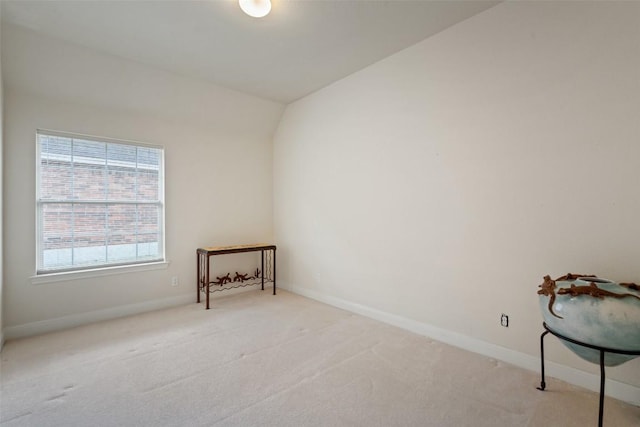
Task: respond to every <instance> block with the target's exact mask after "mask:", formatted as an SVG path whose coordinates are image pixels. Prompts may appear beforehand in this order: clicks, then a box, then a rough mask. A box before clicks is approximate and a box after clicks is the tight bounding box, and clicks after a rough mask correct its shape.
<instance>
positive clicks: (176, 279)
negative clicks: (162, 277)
mask: <svg viewBox="0 0 640 427" xmlns="http://www.w3.org/2000/svg"><path fill="white" fill-rule="evenodd" d="M179 284H180V282H178V276H173V277H172V278H171V286H178V285H179Z"/></svg>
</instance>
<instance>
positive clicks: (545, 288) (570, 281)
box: [538, 274, 640, 366]
mask: <svg viewBox="0 0 640 427" xmlns="http://www.w3.org/2000/svg"><path fill="white" fill-rule="evenodd" d="M540 287H541V289H540V291H538V294H539V295H540V309H541V311H542V317H543V318H544V321H545V323H546V324H547V326H548V327H549V328H550V329H552V330H553V331H555V332H558V333H559V334H562V335H564V336H565V337H568V338H572V339H574V340H577V341H580V342H583V343H587V344H591V345H596V346H600V347H606V348H610V349H617V350H626V351H638V352H640V290H638V287H637V286H636V285H633V284H619V283H615V282H612V281H610V280H607V279H601V278H597V277H595V276H588V277H576V275H571V274H569V275H567V276H563V277H561V278H559V279H557V280H555V281H554V280H551V279H550V278H549V277H548V276H547V277H545V282H544V283H543V284H542V285H540ZM561 342H562V343H563V344H564V345H566V346H567V347H568V348H569V349H570V350H571V351H573V352H574V353H576V354H577V355H578V356H580V357H582V358H583V359H585V360H587V361H589V362H593V363H597V364H599V363H600V352H599V351H598V350H594V349H590V348H588V347H584V346H581V345H578V344H573V343H570V342H568V341H565V340H561ZM636 357H638V356H635V355H623V354H615V353H605V365H607V366H616V365H620V364H622V363H624V362H627V361H629V360H631V359H634V358H636Z"/></svg>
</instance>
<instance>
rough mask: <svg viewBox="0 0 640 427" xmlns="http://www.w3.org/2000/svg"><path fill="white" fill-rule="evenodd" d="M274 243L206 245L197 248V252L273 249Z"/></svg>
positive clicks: (226, 252) (222, 252)
mask: <svg viewBox="0 0 640 427" xmlns="http://www.w3.org/2000/svg"><path fill="white" fill-rule="evenodd" d="M275 248H276V245H272V244H269V243H252V244H249V245H231V246H207V247H204V248H198V252H199V253H203V252H206V253H207V254H211V255H215V254H229V253H234V252H252V251H261V250H269V249H275Z"/></svg>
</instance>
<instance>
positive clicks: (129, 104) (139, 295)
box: [2, 26, 283, 336]
mask: <svg viewBox="0 0 640 427" xmlns="http://www.w3.org/2000/svg"><path fill="white" fill-rule="evenodd" d="M2 41H3V51H2V54H3V61H2V62H3V65H4V77H5V82H6V88H5V89H6V90H5V116H6V121H5V135H6V138H5V147H4V148H5V192H4V198H5V217H4V219H5V224H6V227H5V235H4V242H5V248H6V250H5V261H6V262H5V313H4V315H5V329H6V330H7V331H10V332H12V333H11V334H9V333H7V336H11V335H19V334H22V333H25V332H27V333H28V332H32V331H38V330H42V327H44V328H45V329H46V328H47V327H49V326H51V325H53V326H68V325H69V324H73V323H78V322H82V321H87V320H91V319H93V318H94V317H91V315H85V314H86V313H100V316H101V317H109V315H113V314H118V313H120V314H122V313H126V312H127V311H126V310H124V311H123V310H118V309H117V308H118V307H123V306H131V305H133V306H134V307H133V310H137V309H140V308H141V307H148V308H153V307H157V305H154V304H152V303H150V302H153V301H165V302H166V301H168V302H169V303H170V302H174V303H175V302H178V301H195V280H196V279H195V275H196V274H195V250H196V248H197V247H200V246H208V245H212V244H232V243H252V242H255V241H269V240H271V239H272V224H273V218H272V160H271V158H272V144H271V140H272V135H273V133H274V130H275V127H276V126H277V123H278V120H279V118H280V116H281V113H282V110H283V107H282V106H281V105H280V104H276V103H272V102H269V101H264V100H261V99H258V98H254V97H251V96H247V95H244V94H241V93H238V92H234V91H230V90H227V89H223V88H220V87H217V86H213V85H209V84H205V83H203V82H198V81H195V80H189V79H183V78H181V77H178V76H175V75H171V74H168V73H164V72H161V71H159V70H154V69H151V68H148V67H146V66H144V65H141V64H137V63H133V62H130V61H125V60H121V59H118V58H115V57H111V56H107V55H102V54H100V53H98V52H95V51H90V50H87V49H84V48H81V47H78V46H74V45H70V44H67V43H63V42H58V41H55V40H51V39H46V38H42V37H40V36H38V35H37V34H35V33H32V32H29V31H26V30H21V29H18V28H16V27H12V26H5V27H4V28H3V37H2ZM37 128H43V129H52V130H60V131H68V132H77V133H83V134H89V135H97V136H105V137H111V138H121V139H127V140H134V141H141V142H146V143H151V144H159V145H162V146H163V147H164V148H165V175H166V183H165V187H166V191H165V195H166V197H165V198H166V215H165V220H166V221H165V222H166V248H167V258H168V260H169V261H170V265H169V267H168V268H167V269H164V270H156V271H145V272H136V273H130V274H121V275H114V276H105V277H98V278H92V279H81V280H65V281H61V282H55V283H45V284H33V283H32V282H31V280H30V277H31V276H33V275H34V272H35V229H34V224H35V132H36V129H37ZM252 255H254V254H251V255H248V256H245V257H244V258H242V256H240V259H238V258H234V259H233V260H231V259H227V260H226V261H222V260H221V261H219V263H218V264H217V265H218V266H221V268H223V267H225V266H228V267H229V268H244V267H246V268H249V266H251V267H252V268H253V267H254V265H255V264H254V262H255V261H256V260H255V259H254V258H255V257H253V258H252ZM247 271H249V270H247ZM173 276H178V277H179V281H180V285H179V286H178V287H171V286H170V282H171V277H173ZM146 303H150V304H148V305H145V304H146ZM109 310H111V311H109ZM100 316H99V317H100ZM61 319H62V320H61ZM47 322H49V323H47ZM47 325H49V326H47ZM40 326H42V327H40Z"/></svg>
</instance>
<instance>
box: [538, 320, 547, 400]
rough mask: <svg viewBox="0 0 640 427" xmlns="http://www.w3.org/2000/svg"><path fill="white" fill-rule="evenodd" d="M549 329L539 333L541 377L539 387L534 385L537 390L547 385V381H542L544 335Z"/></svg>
mask: <svg viewBox="0 0 640 427" xmlns="http://www.w3.org/2000/svg"><path fill="white" fill-rule="evenodd" d="M548 333H549V331H544V332H543V333H542V335H540V365H541V369H540V371H541V374H542V375H541V379H540V387H536V388H537V389H538V390H542V391H544V389H545V388H546V387H547V383H546V382H545V381H544V337H545V335H547V334H548Z"/></svg>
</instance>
